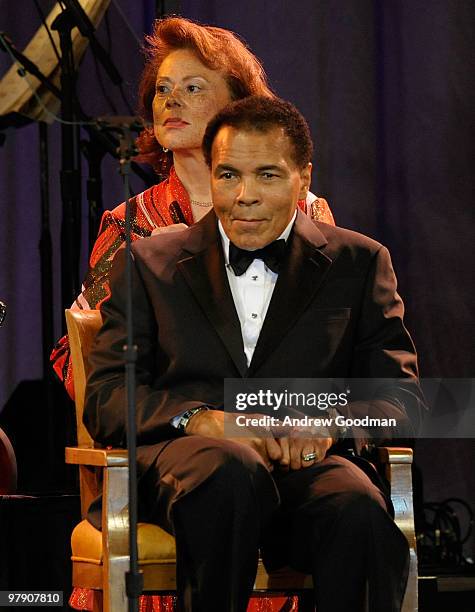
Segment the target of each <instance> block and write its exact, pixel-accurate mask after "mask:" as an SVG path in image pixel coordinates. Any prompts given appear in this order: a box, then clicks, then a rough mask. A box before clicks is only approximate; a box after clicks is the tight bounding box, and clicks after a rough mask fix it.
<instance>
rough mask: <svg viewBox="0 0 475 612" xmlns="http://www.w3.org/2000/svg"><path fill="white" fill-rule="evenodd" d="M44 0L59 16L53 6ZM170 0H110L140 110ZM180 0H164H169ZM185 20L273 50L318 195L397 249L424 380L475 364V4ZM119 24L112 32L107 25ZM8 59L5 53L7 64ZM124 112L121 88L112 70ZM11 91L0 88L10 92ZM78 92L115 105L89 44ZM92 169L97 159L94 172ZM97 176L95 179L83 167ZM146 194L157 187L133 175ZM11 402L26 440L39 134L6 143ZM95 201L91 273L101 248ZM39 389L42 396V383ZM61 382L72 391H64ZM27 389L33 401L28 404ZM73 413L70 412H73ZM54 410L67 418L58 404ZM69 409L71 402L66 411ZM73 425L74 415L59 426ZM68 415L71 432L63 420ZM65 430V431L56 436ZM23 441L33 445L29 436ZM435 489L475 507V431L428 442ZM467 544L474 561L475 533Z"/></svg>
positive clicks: (244, 11) (322, 6)
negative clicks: (160, 15)
mask: <svg viewBox="0 0 475 612" xmlns="http://www.w3.org/2000/svg"><path fill="white" fill-rule="evenodd" d="M39 4H40V5H41V7H43V9H44V10H45V11H48V9H49V8H50V7H51V5H52V2H48V1H46V0H43V1H40V2H39ZM116 4H119V5H120V7H121V8H122V10H123V12H124V13H125V15H126V17H127V19H128V20H129V22H130V24H131V26H132V28H133V30H134V31H135V33H136V35H137V36H138V37H140V38H141V37H142V34H143V33H144V32H148V31H150V26H151V22H152V19H153V16H154V15H155V10H156V6H155V5H156V3H155V2H153V1H151V0H149V1H146V0H143V1H142V2H139V1H136V2H126V1H125V0H116V2H112V3H111V6H110V8H109V11H108V16H107V20H108V25H109V28H107V27H106V25H107V24H106V21H103V23H102V24H101V25H100V27H99V28H98V33H97V34H98V37H99V39H100V40H101V41H102V42H103V44H104V46H106V47H108V48H109V49H110V52H111V55H112V57H113V59H114V61H115V63H116V65H117V66H118V67H119V68H120V71H121V73H122V76H123V77H124V79H125V81H126V85H125V92H126V95H127V97H128V99H129V100H130V103H131V104H132V106H135V101H136V100H135V95H136V84H137V78H138V75H139V73H140V70H141V66H142V57H141V54H140V50H139V46H138V44H137V41H136V40H135V38H134V37H133V36H132V34H131V32H130V31H129V29H128V27H127V26H126V25H125V24H124V21H123V20H122V19H121V17H120V15H119V13H118V11H117V7H116ZM165 4H166V3H165ZM174 4H175V5H180V12H181V14H182V15H183V16H186V17H190V18H194V19H198V20H200V21H202V22H207V23H211V24H214V25H219V26H223V27H227V28H230V29H232V30H234V31H236V32H238V33H239V34H240V35H241V36H242V37H243V38H244V39H245V40H246V41H247V43H248V44H249V46H250V47H251V49H252V50H253V51H254V52H255V53H256V54H257V55H258V56H259V57H260V58H261V59H262V61H263V64H264V67H265V69H266V71H267V73H268V75H269V79H270V83H271V85H272V87H273V88H274V90H275V91H276V92H277V93H278V94H279V95H280V96H282V97H284V98H287V99H289V100H291V101H292V102H294V103H295V104H296V105H297V107H298V108H299V109H300V110H301V111H302V113H303V114H304V115H305V116H306V118H307V119H308V121H309V124H310V127H311V131H312V134H313V137H314V140H315V144H316V153H315V159H314V168H315V170H314V179H313V184H312V191H313V192H314V193H317V194H319V195H322V196H324V197H326V198H327V199H328V201H329V202H330V205H331V207H332V210H333V213H334V216H335V219H336V222H337V224H338V225H341V226H344V227H348V228H351V229H354V230H357V231H360V232H362V233H365V234H368V235H370V236H372V237H374V238H376V239H377V240H380V241H381V242H383V243H384V244H385V245H387V246H388V248H389V249H390V251H391V253H392V256H393V261H394V266H395V269H396V272H397V274H398V278H399V286H400V293H401V294H402V296H403V298H404V300H405V303H406V309H407V314H406V321H407V325H408V327H409V329H410V330H411V332H412V334H413V337H414V340H415V343H416V346H417V348H418V352H419V356H420V369H421V375H422V376H424V377H448V378H463V377H472V376H473V375H474V374H473V373H474V355H473V346H474V334H473V327H474V326H473V314H472V308H473V307H472V299H473V295H474V292H473V284H474V281H473V279H474V269H473V260H474V249H473V244H474V226H475V223H474V175H473V159H474V147H475V145H474V143H475V129H474V128H475V126H474V112H473V109H474V108H475V95H474V93H475V79H474V74H475V71H474V69H475V66H474V58H475V43H474V36H473V34H474V23H475V3H474V2H472V0H430V1H427V0H384V1H382V0H288V1H285V0H260V1H259V2H256V1H255V0H240V1H239V2H238V1H235V2H231V1H225V2H223V1H211V0H182V1H181V2H175V3H174ZM39 25H40V20H39V17H38V15H37V13H36V12H35V7H34V4H33V2H16V3H14V2H11V1H7V0H3V1H2V2H0V29H2V30H5V31H6V32H7V33H8V34H9V35H10V36H11V37H12V39H13V41H14V42H15V44H16V46H17V47H18V48H19V49H23V48H24V46H25V45H26V43H27V42H28V41H29V39H30V38H31V36H32V35H33V33H34V32H35V31H36V29H37V28H38V27H39ZM108 31H109V33H110V35H108ZM9 66H10V59H9V58H8V56H7V55H6V54H4V53H0V74H4V73H5V72H6V70H7V69H8V68H9ZM99 75H101V79H102V81H103V87H104V88H105V89H106V92H107V94H108V96H109V97H112V99H113V101H114V103H115V104H116V105H117V107H118V109H119V112H120V113H126V112H127V111H126V109H125V107H124V104H123V102H122V100H121V98H120V96H119V93H118V91H117V89H116V88H115V87H114V86H113V85H112V84H111V83H110V81H109V80H108V78H107V76H106V75H104V73H103V72H102V71H101V70H100V69H99ZM0 95H1V92H0ZM78 96H79V98H80V100H81V103H82V105H83V107H84V110H85V111H86V112H87V113H89V114H90V115H92V116H99V115H104V114H111V110H110V108H109V107H108V104H107V102H106V99H105V97H104V95H103V93H102V92H101V87H100V79H99V76H98V73H97V71H96V69H95V67H94V63H93V61H92V59H91V54H90V51H88V52H87V53H86V56H85V59H84V61H83V63H82V66H81V69H80V77H79V83H78ZM48 131H49V146H50V152H49V159H50V192H51V201H50V205H51V232H52V237H53V257H54V276H53V278H54V297H53V304H52V305H51V308H52V309H53V311H54V317H55V318H54V326H55V337H59V336H60V335H61V325H62V316H63V315H62V308H61V297H60V295H61V294H60V291H61V288H60V264H61V254H60V242H59V236H60V223H61V201H60V196H59V168H60V158H61V151H60V130H59V125H58V124H57V123H56V124H53V125H51V126H50V127H49V130H48ZM84 171H85V168H84ZM103 179H104V201H105V203H106V206H107V207H108V208H112V207H113V206H115V205H116V204H117V203H119V202H120V201H122V199H123V197H122V191H121V183H120V178H119V176H118V173H117V169H116V162H115V161H113V160H112V159H106V161H105V163H104V174H103ZM83 184H84V177H83ZM132 186H133V189H134V191H135V192H138V191H140V190H141V189H142V188H143V186H142V184H141V182H140V180H138V179H132ZM0 198H1V199H0V298H1V299H3V300H4V301H6V302H7V304H8V314H7V319H6V322H5V324H4V326H3V328H2V329H1V333H0V412H1V411H2V407H3V406H4V405H5V404H6V402H7V400H9V398H10V404H9V407H8V409H9V414H10V415H12V414H14V415H16V416H17V417H18V420H19V422H21V425H22V427H23V428H24V429H25V432H26V434H25V435H29V436H31V438H32V439H34V438H35V431H34V429H35V427H36V425H35V424H36V423H37V422H38V420H39V419H41V418H42V415H43V414H44V412H45V411H46V408H45V403H46V400H45V398H42V397H41V396H40V395H39V394H38V393H37V392H36V391H35V389H36V387H35V384H34V383H31V385H30V391H29V392H25V393H18V390H17V394H16V397H17V399H15V401H13V402H12V401H11V398H12V394H13V392H14V390H15V389H16V388H17V386H18V384H19V383H20V381H25V380H34V379H40V378H41V377H42V375H43V372H42V338H41V314H42V313H41V300H40V295H41V293H40V259H39V251H38V244H39V237H40V199H39V152H38V128H37V126H36V125H34V124H32V125H29V126H26V127H23V128H22V129H19V130H17V131H9V132H8V133H7V137H6V141H5V143H4V145H3V147H1V148H0ZM86 223H87V207H86V206H84V209H83V240H82V244H83V250H82V259H81V278H82V276H83V272H84V270H85V265H86V259H87V255H88V249H87V239H86V231H87V228H86ZM32 389H33V390H32ZM56 392H58V390H56ZM18 396H19V398H18ZM58 406H60V402H58V403H57V404H56V408H54V407H53V408H51V407H50V409H49V411H50V412H49V416H48V418H49V419H50V425H51V426H50V428H49V431H50V433H49V435H50V438H52V437H53V438H54V440H51V439H50V443H53V442H54V444H56V445H57V447H58V448H62V446H63V445H64V440H63V438H62V435H61V432H62V431H63V429H64V428H66V429H67V424H68V418H69V417H66V416H65V415H61V414H59V413H58V411H59V410H60V408H58ZM61 409H62V408H61ZM55 410H56V412H55ZM66 410H69V408H66ZM61 419H64V420H65V425H64V424H63V425H64V427H63V425H61V427H59V425H57V423H58V422H61ZM55 423H56V427H57V435H56V433H55V435H53V436H52V434H51V431H52V429H51V427H53V428H54V426H55ZM54 431H55V432H56V430H54ZM20 444H21V441H20ZM416 457H417V463H418V465H419V468H420V469H421V471H422V474H423V483H424V497H425V499H427V500H438V501H440V500H443V499H444V498H446V497H450V496H453V495H456V496H458V497H461V498H463V499H465V500H466V501H468V502H469V503H471V504H472V507H475V470H474V469H473V468H474V460H475V449H474V444H473V440H464V441H443V442H440V441H439V442H437V441H427V440H425V441H420V442H418V444H417V447H416ZM466 553H467V554H469V555H472V556H473V553H474V546H473V539H472V543H471V544H469V545H468V546H467V548H466Z"/></svg>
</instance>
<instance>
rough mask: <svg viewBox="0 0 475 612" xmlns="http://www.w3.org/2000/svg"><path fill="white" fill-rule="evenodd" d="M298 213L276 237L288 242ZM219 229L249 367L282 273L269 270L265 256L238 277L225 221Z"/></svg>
mask: <svg viewBox="0 0 475 612" xmlns="http://www.w3.org/2000/svg"><path fill="white" fill-rule="evenodd" d="M296 216H297V211H295V213H294V215H293V217H292V219H291V220H290V222H289V224H288V225H287V227H286V228H285V230H284V231H283V232H282V234H281V235H280V236H279V237H278V238H276V240H279V239H281V238H283V239H284V240H285V241H287V238H288V237H289V235H290V232H291V230H292V226H293V224H294V222H295V217H296ZM218 228H219V233H220V235H221V241H222V244H223V253H224V261H225V264H226V273H227V275H228V281H229V286H230V288H231V293H232V295H233V300H234V305H235V307H236V311H237V314H238V317H239V322H240V323H241V334H242V340H243V344H244V352H245V354H246V360H247V365H248V366H249V364H250V363H251V359H252V356H253V354H254V350H255V348H256V344H257V340H258V338H259V334H260V333H261V329H262V325H263V323H264V319H265V318H266V313H267V309H268V308H269V304H270V300H271V297H272V293H273V292H274V287H275V283H276V281H277V277H278V276H279V275H278V274H276V273H275V272H273V271H272V270H269V268H268V267H267V266H266V265H265V264H264V262H263V261H262V259H254V261H253V262H252V263H251V265H250V266H249V268H248V269H247V270H246V272H244V274H241V276H236V275H235V274H234V271H233V269H232V268H231V265H230V263H229V238H228V237H227V236H226V234H225V232H224V229H223V226H222V225H221V221H219V222H218Z"/></svg>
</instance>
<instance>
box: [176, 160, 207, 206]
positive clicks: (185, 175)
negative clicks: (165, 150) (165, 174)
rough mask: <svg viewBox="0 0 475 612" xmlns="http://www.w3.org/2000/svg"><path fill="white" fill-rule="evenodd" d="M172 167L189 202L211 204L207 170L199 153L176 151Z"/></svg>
mask: <svg viewBox="0 0 475 612" xmlns="http://www.w3.org/2000/svg"><path fill="white" fill-rule="evenodd" d="M173 165H174V167H175V171H176V173H177V176H178V178H179V179H180V181H181V182H182V184H183V186H184V188H185V189H186V191H187V192H188V195H189V197H190V200H195V201H198V202H211V187H210V176H209V168H208V166H207V165H206V162H205V160H204V157H203V154H202V153H201V151H198V150H196V151H195V150H192V151H176V152H174V153H173Z"/></svg>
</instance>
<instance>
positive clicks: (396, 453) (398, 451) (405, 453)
mask: <svg viewBox="0 0 475 612" xmlns="http://www.w3.org/2000/svg"><path fill="white" fill-rule="evenodd" d="M412 456H413V452H412V448H405V447H399V446H380V447H379V448H378V459H379V461H380V462H381V463H389V464H394V463H409V464H411V463H412Z"/></svg>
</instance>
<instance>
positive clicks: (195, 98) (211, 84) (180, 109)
mask: <svg viewBox="0 0 475 612" xmlns="http://www.w3.org/2000/svg"><path fill="white" fill-rule="evenodd" d="M230 101H231V95H230V92H229V89H228V85H227V83H226V81H225V78H224V76H223V74H222V73H221V72H219V71H218V70H212V69H211V68H207V67H206V66H205V65H204V64H203V63H202V62H201V61H200V60H199V59H198V58H197V57H196V55H195V54H194V53H193V52H192V51H189V50H188V49H178V50H176V51H172V52H171V53H170V54H169V55H167V57H166V58H165V59H164V60H163V62H162V64H161V66H160V68H159V69H158V72H157V80H156V86H155V97H154V99H153V126H154V134H155V138H156V139H157V140H158V142H159V143H160V144H161V145H162V146H163V147H165V148H167V149H170V150H171V151H178V150H180V149H200V148H201V141H202V140H203V135H204V132H205V129H206V126H207V125H208V122H209V121H210V119H211V118H212V117H214V115H215V114H216V113H217V112H218V111H219V110H220V109H221V108H223V106H225V105H226V104H227V103H228V102H230Z"/></svg>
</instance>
